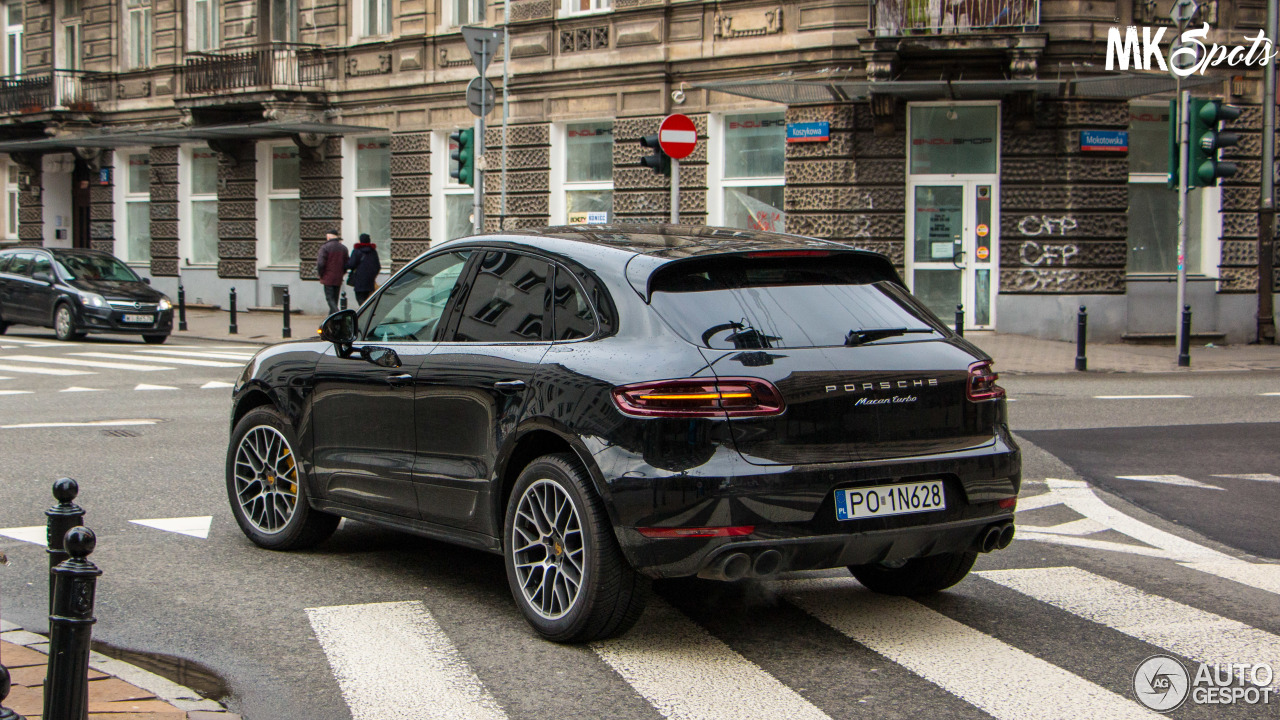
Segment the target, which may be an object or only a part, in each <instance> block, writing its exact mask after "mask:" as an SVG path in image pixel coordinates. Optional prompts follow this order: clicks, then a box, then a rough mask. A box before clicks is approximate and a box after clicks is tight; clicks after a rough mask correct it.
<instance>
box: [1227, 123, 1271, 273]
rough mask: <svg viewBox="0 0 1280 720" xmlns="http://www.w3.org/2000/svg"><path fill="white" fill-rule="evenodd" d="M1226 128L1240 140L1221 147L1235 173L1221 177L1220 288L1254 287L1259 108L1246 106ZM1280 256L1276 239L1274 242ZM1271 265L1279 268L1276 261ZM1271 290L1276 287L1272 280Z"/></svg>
mask: <svg viewBox="0 0 1280 720" xmlns="http://www.w3.org/2000/svg"><path fill="white" fill-rule="evenodd" d="M1225 125H1226V126H1225V128H1224V129H1227V130H1232V131H1234V132H1237V133H1239V134H1240V144H1239V145H1237V146H1236V147H1234V148H1227V149H1226V150H1223V151H1222V159H1224V160H1230V161H1231V162H1234V163H1236V165H1237V166H1238V167H1239V171H1238V172H1237V173H1236V175H1235V177H1231V178H1226V179H1224V180H1222V262H1221V264H1220V265H1219V267H1218V271H1219V277H1221V278H1222V284H1221V288H1220V289H1221V291H1222V292H1226V293H1256V292H1257V291H1258V186H1259V184H1260V183H1261V180H1262V108H1261V107H1260V106H1256V105H1254V106H1248V107H1245V108H1244V112H1243V113H1242V114H1241V115H1240V117H1238V118H1236V119H1235V120H1234V121H1232V122H1230V123H1226V124H1225ZM1273 249H1275V250H1277V252H1276V257H1280V243H1274V244H1273ZM1273 267H1275V268H1277V269H1280V263H1275V264H1274V265H1273ZM1272 289H1273V290H1280V284H1275V281H1274V279H1273V285H1272Z"/></svg>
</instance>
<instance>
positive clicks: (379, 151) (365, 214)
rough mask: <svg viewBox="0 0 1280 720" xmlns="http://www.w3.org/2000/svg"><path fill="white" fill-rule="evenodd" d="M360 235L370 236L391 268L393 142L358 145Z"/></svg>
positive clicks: (362, 141)
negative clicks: (366, 234)
mask: <svg viewBox="0 0 1280 720" xmlns="http://www.w3.org/2000/svg"><path fill="white" fill-rule="evenodd" d="M355 196H356V233H357V235H358V234H359V233H368V234H369V237H370V239H372V240H373V242H374V243H375V244H376V245H377V246H378V259H379V260H381V261H382V266H383V267H384V268H390V267H391V138H389V137H386V136H380V137H369V138H360V139H359V140H357V141H356V192H355Z"/></svg>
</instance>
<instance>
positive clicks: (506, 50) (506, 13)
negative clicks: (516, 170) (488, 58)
mask: <svg viewBox="0 0 1280 720" xmlns="http://www.w3.org/2000/svg"><path fill="white" fill-rule="evenodd" d="M510 70H511V0H504V2H503V3H502V199H501V202H500V204H499V206H498V229H499V230H505V229H506V227H507V118H508V116H509V114H510V113H509V111H508V108H507V86H508V85H510V84H511V72H510Z"/></svg>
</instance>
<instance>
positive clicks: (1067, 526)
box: [1018, 518, 1107, 535]
mask: <svg viewBox="0 0 1280 720" xmlns="http://www.w3.org/2000/svg"><path fill="white" fill-rule="evenodd" d="M1106 529H1107V526H1105V525H1103V524H1102V523H1100V522H1098V521H1097V520H1094V519H1092V518H1080V519H1079V520H1072V521H1071V522H1065V523H1062V524H1060V525H1050V526H1048V527H1043V526H1037V525H1026V524H1023V523H1018V532H1023V531H1024V530H1030V531H1033V532H1042V533H1049V534H1051V535H1092V534H1093V533H1096V532H1102V531H1104V530H1106Z"/></svg>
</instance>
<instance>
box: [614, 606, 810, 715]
mask: <svg viewBox="0 0 1280 720" xmlns="http://www.w3.org/2000/svg"><path fill="white" fill-rule="evenodd" d="M654 599H655V600H656V598H654ZM591 649H593V650H595V651H596V654H597V655H599V656H600V659H602V660H604V661H605V662H606V663H608V664H609V666H610V667H612V668H613V669H614V671H616V672H617V673H618V674H619V675H621V676H622V679H623V680H626V681H627V682H628V683H630V684H631V687H633V688H635V690H636V692H638V693H640V695H641V697H643V698H644V699H645V700H647V701H649V704H651V705H653V707H654V708H655V709H657V711H658V712H660V713H662V715H663V716H664V717H667V718H671V720H710V719H712V718H724V719H725V720H751V719H758V720H776V719H777V718H787V719H788V720H806V719H808V720H830V718H828V716H827V714H826V713H824V712H822V711H821V710H819V709H818V708H817V707H815V706H814V705H813V704H812V703H810V702H809V701H808V700H805V699H804V698H803V697H801V696H800V695H799V694H797V693H796V692H795V691H794V690H792V689H791V688H789V687H787V686H786V685H783V684H782V683H781V682H780V681H779V680H778V679H777V678H775V677H774V676H772V675H770V674H769V673H767V672H765V671H764V670H762V669H761V668H760V666H758V665H756V664H755V663H753V662H751V661H750V660H748V659H746V658H744V657H743V656H741V655H739V654H738V653H737V652H735V651H734V650H733V649H731V648H730V647H729V646H728V645H725V644H724V643H723V642H722V641H721V640H719V639H718V638H716V637H714V636H713V635H711V634H710V633H709V632H707V631H706V630H705V629H703V628H702V627H701V626H699V625H697V624H696V623H694V622H693V621H692V620H690V619H689V618H687V617H685V616H684V615H683V614H682V613H680V612H679V611H678V610H676V609H675V608H673V607H671V606H670V605H668V604H666V603H664V602H661V601H658V602H653V601H650V604H649V607H648V609H646V610H645V614H644V617H642V618H641V619H640V622H639V623H637V625H636V627H634V628H632V629H631V630H630V631H628V632H627V634H626V635H623V636H622V637H620V638H615V639H613V640H607V641H604V642H598V643H592V645H591Z"/></svg>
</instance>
